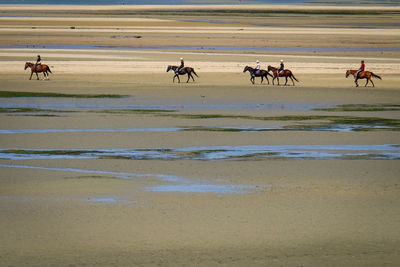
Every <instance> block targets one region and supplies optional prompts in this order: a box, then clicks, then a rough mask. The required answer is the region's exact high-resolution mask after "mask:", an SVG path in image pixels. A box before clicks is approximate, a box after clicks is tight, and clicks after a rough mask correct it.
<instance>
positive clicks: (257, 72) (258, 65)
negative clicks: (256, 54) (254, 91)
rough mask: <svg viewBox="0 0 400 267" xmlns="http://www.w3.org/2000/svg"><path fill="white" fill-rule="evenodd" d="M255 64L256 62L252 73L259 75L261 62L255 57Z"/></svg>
mask: <svg viewBox="0 0 400 267" xmlns="http://www.w3.org/2000/svg"><path fill="white" fill-rule="evenodd" d="M256 64H257V66H256V71H255V72H254V74H255V75H260V71H261V64H260V61H259V60H258V59H257V61H256Z"/></svg>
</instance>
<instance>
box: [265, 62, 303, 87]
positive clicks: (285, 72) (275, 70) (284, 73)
mask: <svg viewBox="0 0 400 267" xmlns="http://www.w3.org/2000/svg"><path fill="white" fill-rule="evenodd" d="M268 71H272V74H274V78H273V79H272V84H274V80H275V79H277V80H278V85H279V77H285V79H286V81H285V85H286V84H287V81H288V80H287V78H288V77H289V78H290V79H291V80H292V83H293V86H294V81H293V79H295V80H296V82H299V81H298V80H297V79H296V77H294V75H293V73H292V72H291V71H290V70H283V71H282V73H278V68H275V67H272V66H270V65H268Z"/></svg>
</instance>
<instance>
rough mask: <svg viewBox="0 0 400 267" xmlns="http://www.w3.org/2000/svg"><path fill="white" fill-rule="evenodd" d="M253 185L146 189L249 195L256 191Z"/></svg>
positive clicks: (149, 189)
mask: <svg viewBox="0 0 400 267" xmlns="http://www.w3.org/2000/svg"><path fill="white" fill-rule="evenodd" d="M256 188H257V186H254V185H213V184H179V185H174V184H173V185H156V186H151V187H147V188H146V190H148V191H153V192H179V193H216V194H249V193H252V192H254V191H255V190H256Z"/></svg>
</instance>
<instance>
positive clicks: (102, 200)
mask: <svg viewBox="0 0 400 267" xmlns="http://www.w3.org/2000/svg"><path fill="white" fill-rule="evenodd" d="M1 200H11V201H17V202H32V201H54V202H59V201H83V202H95V203H110V204H143V203H140V202H138V201H130V200H125V199H121V198H117V197H89V198H84V199H80V198H66V197H49V196H47V197H38V196H18V195H14V196H0V201H1Z"/></svg>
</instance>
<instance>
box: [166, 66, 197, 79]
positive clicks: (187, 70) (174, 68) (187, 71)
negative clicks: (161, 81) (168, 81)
mask: <svg viewBox="0 0 400 267" xmlns="http://www.w3.org/2000/svg"><path fill="white" fill-rule="evenodd" d="M178 68H179V67H178V66H171V65H169V66H168V68H167V72H168V71H170V70H172V71H174V72H175V75H174V78H173V79H172V81H173V82H175V77H176V78H178V82H181V79H179V75H185V74H187V76H188V79H187V81H186V82H187V83H188V82H189V80H190V78H192V80H193V81H194V78H193V75H192V73H193V74H194V75H196V77H199V76H198V75H197V73H196V72H195V71H194V69H193V68H191V67H184V68H182V69H181V70H179V71H178Z"/></svg>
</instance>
